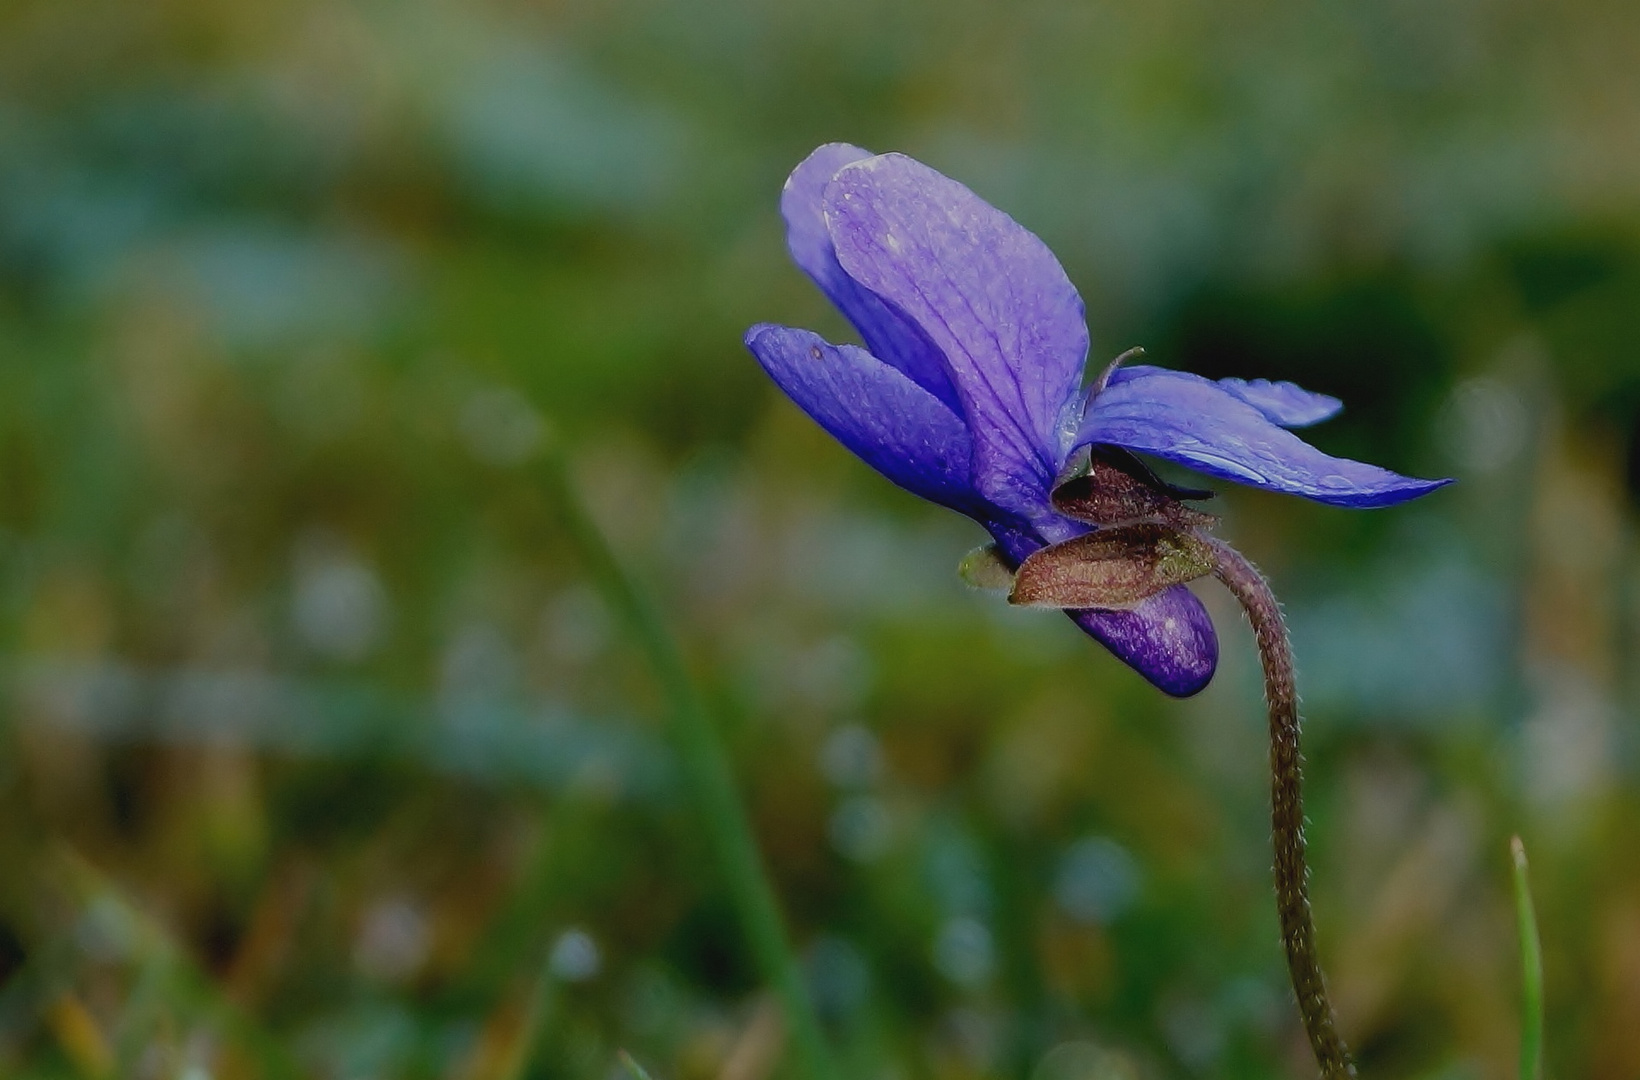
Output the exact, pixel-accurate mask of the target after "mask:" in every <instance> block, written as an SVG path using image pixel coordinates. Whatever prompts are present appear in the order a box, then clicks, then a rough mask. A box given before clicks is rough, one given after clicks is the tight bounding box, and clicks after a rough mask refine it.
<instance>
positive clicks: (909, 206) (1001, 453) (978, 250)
mask: <svg viewBox="0 0 1640 1080" xmlns="http://www.w3.org/2000/svg"><path fill="white" fill-rule="evenodd" d="M824 201H825V216H826V225H827V228H828V229H829V231H830V233H831V238H832V242H833V244H834V245H835V247H836V250H837V259H838V262H839V263H840V264H841V265H842V267H843V269H844V270H845V271H847V272H848V274H849V276H850V277H852V278H854V280H855V281H857V282H859V283H860V284H861V285H863V286H865V287H866V288H867V289H869V290H871V291H872V292H873V293H875V294H877V296H878V297H880V298H881V299H883V300H884V301H886V302H887V303H888V304H889V305H890V306H892V307H893V308H895V309H897V310H899V311H902V312H904V313H905V314H906V315H907V316H909V317H910V319H911V320H912V321H913V322H914V323H916V324H917V326H918V327H920V328H921V330H922V331H923V333H925V334H926V335H927V336H928V338H929V339H930V340H931V341H932V342H933V343H934V345H935V346H936V347H937V348H938V349H939V350H940V352H941V353H942V354H943V355H944V357H945V361H946V364H947V365H948V367H949V369H950V371H951V376H952V379H953V381H954V382H955V384H956V389H957V394H958V396H959V397H960V398H961V400H962V405H963V409H964V412H965V415H966V419H967V421H968V425H969V428H970V429H971V430H972V432H973V437H974V486H975V487H976V488H977V489H978V490H979V492H980V493H981V494H982V495H984V496H986V497H987V498H988V499H990V500H991V501H992V502H994V503H996V504H997V505H999V506H1002V507H1004V508H1006V509H1008V510H1011V511H1014V512H1017V513H1022V514H1027V515H1035V514H1040V513H1041V512H1042V510H1043V508H1044V507H1045V505H1046V504H1045V498H1044V496H1045V494H1046V492H1047V490H1048V487H1049V485H1050V484H1051V483H1052V481H1053V478H1054V475H1055V474H1056V473H1057V471H1058V469H1059V465H1060V463H1061V462H1062V461H1063V459H1064V454H1065V452H1066V450H1068V449H1069V447H1068V445H1067V438H1066V435H1067V433H1068V431H1069V429H1070V425H1069V424H1068V423H1067V418H1068V417H1069V416H1070V410H1071V409H1072V408H1073V402H1074V400H1075V398H1076V396H1077V391H1078V388H1079V385H1080V383H1081V378H1082V364H1083V361H1084V359H1085V358H1086V356H1087V351H1088V333H1087V327H1086V325H1085V324H1084V322H1083V311H1082V300H1081V298H1080V297H1078V296H1077V294H1076V290H1075V289H1074V288H1073V287H1072V286H1071V283H1070V281H1069V279H1067V278H1066V277H1065V272H1064V270H1063V269H1061V267H1060V265H1059V262H1058V260H1057V259H1055V258H1054V257H1053V253H1052V252H1050V251H1049V250H1048V248H1047V246H1046V245H1044V244H1043V243H1042V241H1041V240H1039V239H1037V238H1036V237H1035V236H1034V235H1032V234H1031V233H1030V232H1029V231H1028V230H1026V229H1024V228H1023V227H1021V226H1020V225H1019V224H1017V223H1016V222H1015V221H1014V220H1013V219H1012V218H1010V217H1008V215H1006V214H1004V213H1002V212H1001V211H1000V210H997V209H996V208H994V207H992V206H991V205H990V204H988V203H986V202H985V201H984V200H983V199H981V198H980V197H979V196H977V195H975V194H974V193H973V192H972V191H969V190H968V189H967V188H966V187H963V186H962V185H961V184H959V183H957V182H956V181H954V180H951V179H949V178H947V177H945V176H942V175H940V174H939V173H937V172H935V171H934V170H933V169H930V168H928V167H927V166H926V165H923V164H920V163H919V162H916V161H913V160H911V159H910V158H907V157H905V156H903V155H900V154H885V155H883V156H881V157H873V158H867V159H865V160H864V161H859V162H855V163H854V164H852V165H848V166H845V167H844V168H843V169H842V170H841V171H839V172H838V173H837V176H836V178H835V179H834V180H833V181H832V182H831V184H830V186H828V187H827V188H826V192H825V200H824Z"/></svg>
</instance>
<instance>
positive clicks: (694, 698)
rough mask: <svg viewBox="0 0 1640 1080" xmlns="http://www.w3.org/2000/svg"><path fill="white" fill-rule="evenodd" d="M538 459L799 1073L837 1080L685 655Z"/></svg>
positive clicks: (561, 479) (568, 491)
mask: <svg viewBox="0 0 1640 1080" xmlns="http://www.w3.org/2000/svg"><path fill="white" fill-rule="evenodd" d="M544 457H545V461H544V465H545V467H544V468H543V469H542V478H543V479H544V480H545V481H546V485H547V487H548V489H549V491H550V494H551V495H552V496H553V498H554V500H555V501H556V502H557V503H558V507H559V510H560V512H561V514H562V521H563V525H564V528H565V531H566V532H567V533H568V534H569V537H570V540H571V541H572V542H573V543H574V545H575V547H576V549H577V550H578V551H579V553H580V555H581V558H582V560H583V562H584V563H585V564H586V568H587V571H588V573H589V574H590V575H591V577H592V579H593V582H594V583H595V584H596V586H597V588H598V591H599V592H600V593H601V594H602V596H603V598H604V602H605V603H607V604H608V605H609V606H610V607H611V608H613V609H615V611H616V613H617V614H618V615H619V616H620V618H621V619H623V620H624V621H625V622H626V624H627V627H628V629H629V630H630V631H631V633H632V635H633V637H634V638H635V639H636V640H637V642H638V644H639V645H640V646H641V647H642V649H643V651H644V654H645V656H646V657H647V659H648V661H649V665H650V667H651V668H652V669H653V671H654V673H655V677H656V681H658V682H659V683H660V687H661V692H662V694H663V695H664V696H665V698H666V700H667V703H668V705H669V707H670V709H671V714H672V716H671V734H672V738H673V740H674V743H675V745H676V746H677V750H678V757H679V764H680V765H681V766H682V773H683V779H684V784H685V787H686V790H687V791H688V793H689V796H690V799H691V801H692V802H693V803H694V804H695V809H696V812H697V813H699V814H700V817H701V824H702V825H703V826H704V827H705V832H706V838H707V842H708V843H709V844H710V846H711V847H712V848H714V849H715V853H716V855H717V861H718V866H719V871H720V873H722V875H723V880H724V884H725V886H726V887H727V890H728V894H729V901H730V903H731V904H732V905H733V907H734V909H735V913H736V915H737V916H738V917H739V919H740V924H741V930H742V932H743V933H744V934H745V935H746V939H747V943H748V944H749V945H750V946H751V952H752V956H753V959H754V960H755V961H756V963H757V965H758V967H759V968H761V969H762V972H763V977H764V978H765V979H766V980H767V981H768V983H769V985H770V986H771V988H772V989H773V990H774V993H775V996H776V997H777V998H778V999H779V1001H780V1003H781V1005H782V1007H783V1012H784V1013H785V1018H786V1023H787V1024H788V1025H789V1026H790V1029H791V1033H792V1041H793V1042H794V1043H795V1044H796V1045H795V1049H796V1052H797V1057H798V1059H799V1061H800V1063H801V1066H802V1070H803V1071H804V1072H805V1073H807V1075H808V1078H809V1080H837V1078H838V1077H839V1076H840V1073H839V1072H838V1070H837V1067H836V1064H835V1063H834V1061H833V1059H832V1056H831V1050H830V1048H829V1046H828V1045H827V1044H826V1040H825V1038H824V1036H823V1035H822V1034H821V1030H820V1022H819V1019H818V1017H817V1016H816V1015H815V1011H814V1003H813V1001H811V1000H810V998H809V994H808V989H807V988H806V987H805V985H804V983H803V976H802V969H801V967H800V965H799V963H798V960H797V957H796V955H795V954H794V953H793V952H792V947H791V944H790V942H789V941H788V939H787V936H786V927H785V922H784V920H783V919H782V918H781V914H780V906H779V901H778V900H777V899H776V898H775V891H774V885H773V883H771V882H770V880H769V876H768V873H767V871H766V870H765V869H764V866H763V859H762V857H761V855H759V853H758V850H757V841H756V838H755V837H754V836H753V835H752V826H751V822H750V821H748V820H747V817H746V810H745V807H744V806H743V805H742V803H741V801H740V795H739V793H738V791H737V790H736V786H735V779H734V774H733V773H732V771H731V770H730V767H729V755H728V752H727V751H726V750H725V748H724V746H723V741H722V739H721V738H720V737H719V735H718V731H717V726H716V724H715V723H714V721H713V717H712V715H711V713H710V712H709V711H708V709H707V705H706V702H705V701H704V700H703V699H702V696H701V694H700V691H699V690H698V689H697V688H696V686H695V682H694V679H693V678H691V677H690V674H689V670H688V667H687V666H686V664H685V663H684V658H683V653H682V651H681V650H680V649H679V648H678V644H677V641H676V640H675V639H674V638H673V637H672V635H671V634H670V633H669V632H668V631H667V629H666V624H665V622H664V620H663V619H662V618H661V615H660V612H659V611H658V610H657V609H656V607H655V604H654V602H653V601H652V600H651V599H650V598H649V594H648V593H647V592H646V591H645V590H644V589H643V588H642V587H641V586H640V585H639V584H638V582H637V581H636V580H635V579H634V578H633V577H632V576H631V575H630V574H628V573H627V571H626V568H625V567H624V566H622V565H621V563H620V560H619V559H618V558H617V557H616V555H615V552H614V549H612V548H611V547H610V545H609V541H608V540H607V539H606V538H605V537H604V534H603V531H602V530H601V529H599V528H598V526H597V524H596V523H595V522H594V521H593V520H592V517H591V515H590V514H588V513H587V511H586V508H585V507H584V506H583V505H582V503H581V500H580V498H579V497H578V496H577V495H576V493H575V490H574V487H573V486H572V485H571V483H570V480H569V476H568V475H567V470H566V469H565V465H564V461H563V459H562V458H561V457H560V455H559V453H558V451H557V449H556V448H555V447H549V449H548V451H547V453H546V454H545V455H544Z"/></svg>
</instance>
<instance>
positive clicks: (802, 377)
mask: <svg viewBox="0 0 1640 1080" xmlns="http://www.w3.org/2000/svg"><path fill="white" fill-rule="evenodd" d="M746 347H747V348H748V349H750V350H751V351H752V355H753V356H755V357H757V361H758V363H760V364H762V365H763V370H764V371H767V372H768V373H769V377H770V378H772V379H773V380H774V381H775V382H776V383H777V384H779V386H780V389H782V390H784V391H785V392H786V395H787V396H788V397H790V398H791V399H792V401H794V402H796V403H797V407H798V408H800V409H802V410H803V411H804V412H806V413H808V414H809V415H810V416H811V417H813V418H814V421H815V422H816V423H817V424H819V425H820V426H821V427H823V428H825V429H826V431H828V432H830V433H831V435H832V437H833V438H835V439H836V440H837V441H838V442H840V443H842V444H843V445H844V446H846V447H848V448H849V449H850V450H852V451H854V453H855V454H857V455H858V456H859V457H860V459H861V460H863V461H864V462H865V463H866V464H867V465H870V466H871V467H872V468H874V469H876V470H877V471H878V472H880V473H882V474H883V475H884V476H886V477H888V478H889V479H890V480H892V481H893V482H894V483H896V484H898V485H899V486H900V487H903V488H905V489H906V490H907V491H909V492H911V493H912V494H914V495H920V496H922V497H923V498H925V499H928V500H930V501H932V502H937V503H939V504H941V505H942V506H949V507H951V508H953V509H956V510H961V511H962V512H964V513H973V512H975V510H976V507H977V505H978V500H977V499H976V498H975V497H974V492H973V488H972V487H971V486H970V483H969V476H970V471H971V465H970V456H971V453H972V450H971V443H970V440H969V437H968V429H967V428H966V427H965V426H964V425H963V422H962V420H961V419H960V418H958V416H957V414H956V413H954V412H952V411H951V410H950V409H948V408H946V406H945V405H944V404H943V403H942V402H941V401H940V400H939V399H938V398H936V397H935V396H934V395H933V394H930V393H929V392H928V391H927V390H924V389H923V388H922V387H920V386H918V385H917V384H916V383H914V382H912V381H911V380H910V379H909V378H907V377H906V376H905V375H904V374H903V373H901V372H900V371H898V370H897V369H895V368H892V367H889V366H888V365H887V364H885V363H883V362H882V361H881V360H878V359H877V358H876V357H875V356H872V355H871V354H870V353H868V352H866V351H865V350H864V349H862V348H859V347H857V346H854V345H828V344H827V343H826V342H825V341H824V340H822V339H821V338H820V336H819V335H818V334H814V333H811V332H810V331H808V330H794V329H792V328H790V327H785V326H772V325H769V324H767V323H764V324H760V325H758V326H754V327H752V328H751V330H749V331H747V333H746Z"/></svg>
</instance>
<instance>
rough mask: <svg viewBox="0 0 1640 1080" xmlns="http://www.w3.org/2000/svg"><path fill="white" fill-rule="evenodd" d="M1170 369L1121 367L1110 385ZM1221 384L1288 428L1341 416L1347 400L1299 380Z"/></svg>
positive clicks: (1240, 381) (1248, 381) (1181, 373)
mask: <svg viewBox="0 0 1640 1080" xmlns="http://www.w3.org/2000/svg"><path fill="white" fill-rule="evenodd" d="M1167 371H1168V369H1167V368H1159V367H1156V366H1154V365H1152V364H1133V365H1130V366H1127V367H1121V368H1117V369H1116V371H1115V372H1113V373H1112V374H1111V377H1110V382H1109V383H1108V384H1107V385H1120V384H1121V383H1124V382H1127V381H1128V380H1130V379H1136V378H1142V377H1144V376H1145V375H1150V374H1154V373H1156V372H1167ZM1170 373H1171V374H1173V375H1178V376H1181V377H1184V378H1192V379H1195V378H1200V376H1198V375H1191V374H1190V373H1189V372H1184V371H1174V372H1170ZM1202 381H1203V382H1206V381H1208V380H1205V379H1203V380H1202ZM1218 385H1219V387H1220V388H1221V389H1223V390H1224V391H1226V392H1227V393H1229V394H1231V395H1233V396H1235V397H1238V398H1240V399H1241V400H1243V401H1245V402H1246V403H1247V404H1249V405H1251V406H1252V407H1253V408H1255V409H1257V410H1258V411H1259V412H1261V413H1263V414H1264V416H1265V419H1267V420H1269V421H1270V423H1272V424H1279V425H1281V426H1282V427H1284V428H1297V427H1309V426H1310V425H1312V424H1319V423H1321V421H1323V420H1330V419H1331V418H1333V417H1334V416H1337V415H1338V413H1339V412H1340V411H1341V410H1342V409H1343V408H1344V403H1343V402H1342V401H1339V400H1338V399H1337V398H1335V397H1333V396H1332V395H1330V394H1318V393H1316V392H1314V391H1313V390H1306V389H1304V388H1303V387H1302V386H1299V385H1298V384H1297V383H1290V382H1271V381H1270V380H1269V379H1220V380H1218Z"/></svg>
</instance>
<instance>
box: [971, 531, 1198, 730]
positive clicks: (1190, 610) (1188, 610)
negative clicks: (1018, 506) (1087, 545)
mask: <svg viewBox="0 0 1640 1080" xmlns="http://www.w3.org/2000/svg"><path fill="white" fill-rule="evenodd" d="M1055 525H1056V526H1058V528H1057V529H1056V530H1054V532H1055V535H1054V539H1056V540H1063V539H1069V538H1070V537H1071V536H1074V535H1076V534H1077V533H1078V532H1081V531H1085V528H1084V527H1083V526H1080V525H1078V524H1076V523H1075V522H1071V521H1066V520H1061V521H1059V522H1056V523H1055ZM988 528H989V529H990V531H991V536H992V537H993V538H994V539H995V540H996V542H997V547H998V549H999V550H1000V553H1001V555H1002V556H1003V559H1004V561H1005V562H1007V563H1008V565H1009V566H1010V567H1013V566H1018V565H1019V563H1020V562H1021V561H1022V560H1023V559H1024V558H1025V556H1027V555H1029V554H1031V552H1033V551H1035V550H1037V549H1038V548H1040V547H1042V546H1043V545H1042V541H1041V540H1040V539H1039V538H1038V537H1037V536H1035V535H1034V534H1032V533H1030V532H1028V531H1026V530H1025V529H1023V528H1020V527H1017V526H1015V527H1010V526H1008V525H1006V524H1002V523H997V522H992V523H990V524H989V525H988ZM1065 614H1066V615H1068V616H1070V620H1071V621H1072V622H1073V623H1075V624H1076V625H1077V626H1079V627H1081V628H1082V630H1083V631H1084V632H1085V633H1087V634H1088V635H1089V636H1090V637H1092V638H1093V639H1094V640H1095V641H1097V642H1099V644H1101V645H1103V646H1104V647H1105V648H1107V649H1109V650H1110V651H1111V652H1112V653H1114V654H1115V655H1116V658H1117V659H1118V660H1120V661H1122V662H1123V663H1124V664H1126V665H1128V666H1129V667H1131V668H1132V669H1133V670H1134V671H1137V672H1138V673H1139V674H1140V675H1143V676H1144V677H1145V679H1146V680H1147V681H1148V682H1149V683H1150V684H1151V685H1152V686H1154V687H1156V688H1157V689H1158V690H1160V691H1162V692H1163V693H1165V694H1171V695H1172V696H1174V697H1189V696H1190V695H1192V694H1195V693H1198V692H1199V691H1200V690H1201V689H1202V688H1203V687H1205V686H1206V685H1207V684H1208V683H1209V682H1210V681H1212V678H1213V672H1214V670H1215V669H1216V668H1217V667H1218V663H1219V637H1218V634H1217V633H1215V632H1214V630H1213V620H1212V618H1211V617H1210V616H1209V615H1208V614H1207V609H1206V608H1205V607H1203V606H1202V602H1201V601H1200V600H1198V599H1197V598H1196V594H1195V593H1193V592H1191V591H1190V590H1189V589H1187V588H1185V587H1184V586H1183V585H1175V586H1174V587H1173V588H1171V589H1167V590H1165V591H1163V592H1160V593H1158V594H1156V595H1155V596H1152V597H1150V598H1149V599H1146V600H1143V601H1141V602H1140V603H1139V604H1137V605H1136V606H1134V607H1133V608H1131V609H1128V610H1125V611H1097V610H1092V609H1089V610H1084V611H1067V612H1065Z"/></svg>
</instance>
